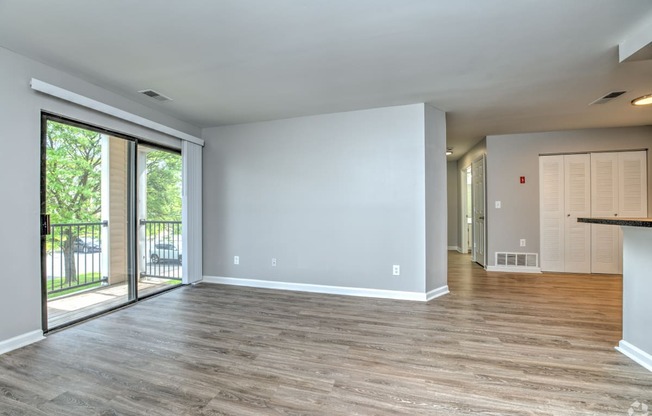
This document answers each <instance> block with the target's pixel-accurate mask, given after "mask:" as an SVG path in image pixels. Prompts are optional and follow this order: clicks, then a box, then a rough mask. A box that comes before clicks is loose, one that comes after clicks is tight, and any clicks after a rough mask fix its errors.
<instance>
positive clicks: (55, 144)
mask: <svg viewBox="0 0 652 416" xmlns="http://www.w3.org/2000/svg"><path fill="white" fill-rule="evenodd" d="M46 151H47V164H46V169H47V170H46V185H47V191H46V198H47V199H46V204H47V210H48V213H49V214H50V218H51V221H52V222H53V223H76V222H94V221H100V213H101V209H102V207H101V196H100V186H101V179H102V178H101V176H102V173H101V169H102V166H101V165H102V143H101V140H100V134H99V133H97V132H94V131H91V130H86V129H81V128H79V127H73V126H69V125H67V124H62V123H57V122H53V121H48V123H47V137H46Z"/></svg>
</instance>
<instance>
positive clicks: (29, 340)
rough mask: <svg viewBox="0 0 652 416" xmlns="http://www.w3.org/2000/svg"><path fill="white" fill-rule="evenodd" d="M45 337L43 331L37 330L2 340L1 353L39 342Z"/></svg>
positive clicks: (0, 342) (0, 343)
mask: <svg viewBox="0 0 652 416" xmlns="http://www.w3.org/2000/svg"><path fill="white" fill-rule="evenodd" d="M44 338H45V337H44V336H43V331H41V330H37V331H32V332H28V333H26V334H22V335H18V336H16V337H13V338H9V339H6V340H4V341H0V354H4V353H6V352H9V351H13V350H15V349H18V348H20V347H24V346H26V345H29V344H33V343H34V342H38V341H40V340H42V339H44Z"/></svg>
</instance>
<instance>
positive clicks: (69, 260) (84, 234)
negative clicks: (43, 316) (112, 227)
mask: <svg viewBox="0 0 652 416" xmlns="http://www.w3.org/2000/svg"><path fill="white" fill-rule="evenodd" d="M107 225H108V222H107V221H103V222H80V223H71V224H52V225H51V229H50V234H49V235H47V236H46V250H47V254H46V265H45V266H46V279H47V280H46V284H47V294H48V297H54V296H61V295H64V294H67V293H72V292H76V291H79V290H81V289H84V288H90V287H93V286H100V285H102V284H106V283H107V282H108V277H107V276H106V275H105V271H103V270H102V258H101V255H102V248H103V246H102V227H106V226H107Z"/></svg>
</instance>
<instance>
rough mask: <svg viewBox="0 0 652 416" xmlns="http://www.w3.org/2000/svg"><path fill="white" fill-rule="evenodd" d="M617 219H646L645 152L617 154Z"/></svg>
mask: <svg viewBox="0 0 652 416" xmlns="http://www.w3.org/2000/svg"><path fill="white" fill-rule="evenodd" d="M618 177H619V180H618V187H619V192H618V205H619V208H620V209H619V211H618V216H619V217H625V218H643V217H647V152H645V151H641V152H621V153H618Z"/></svg>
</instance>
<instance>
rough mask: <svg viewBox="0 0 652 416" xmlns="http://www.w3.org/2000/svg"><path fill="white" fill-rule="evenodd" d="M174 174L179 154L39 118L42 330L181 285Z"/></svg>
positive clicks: (178, 209) (177, 172) (178, 197)
mask: <svg viewBox="0 0 652 416" xmlns="http://www.w3.org/2000/svg"><path fill="white" fill-rule="evenodd" d="M177 164H178V167H177ZM180 176H181V169H180V155H179V154H178V153H175V152H172V151H166V150H162V149H157V148H154V147H151V146H147V145H141V144H139V142H138V140H137V139H134V138H130V137H126V136H121V135H119V134H117V133H113V132H109V131H104V130H103V129H101V128H96V127H93V126H88V125H85V124H82V123H78V122H75V121H72V120H68V119H64V118H61V117H58V116H54V115H49V114H44V115H43V118H42V158H41V212H42V219H41V223H42V227H41V233H42V239H41V243H42V244H41V247H42V252H41V267H42V297H43V327H44V329H45V330H46V331H47V330H52V329H56V328H59V327H62V326H66V325H70V324H73V323H76V322H78V321H80V320H83V319H86V318H88V317H91V316H94V315H97V314H100V313H104V312H106V311H108V310H111V309H115V308H117V307H121V306H123V305H125V304H128V303H130V302H134V301H136V300H137V299H138V298H141V297H143V296H146V295H148V294H152V293H156V292H159V291H161V290H164V289H167V288H170V287H172V286H174V285H177V284H180V282H181V267H180V265H181V262H182V258H183V254H182V253H183V248H182V247H181V244H180V242H181V238H180V235H181V223H180V221H181V218H180V215H181V191H180V186H181V185H180V183H181V177H180ZM177 213H178V215H177ZM137 282H138V283H137Z"/></svg>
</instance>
